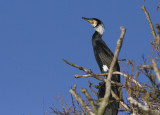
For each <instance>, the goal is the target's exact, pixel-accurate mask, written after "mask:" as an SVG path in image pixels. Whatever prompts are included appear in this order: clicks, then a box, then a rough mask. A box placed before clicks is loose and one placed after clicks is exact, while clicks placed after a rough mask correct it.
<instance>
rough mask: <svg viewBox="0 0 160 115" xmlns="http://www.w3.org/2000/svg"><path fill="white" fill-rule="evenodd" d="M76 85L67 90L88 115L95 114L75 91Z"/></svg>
mask: <svg viewBox="0 0 160 115" xmlns="http://www.w3.org/2000/svg"><path fill="white" fill-rule="evenodd" d="M75 89H76V85H74V88H73V89H70V90H69V92H70V93H71V94H72V95H73V96H74V98H75V99H76V100H77V101H78V102H79V103H80V104H81V105H82V106H83V108H84V109H85V110H86V111H87V112H88V113H89V114H90V115H95V114H94V113H93V112H92V110H91V109H90V108H89V107H88V106H87V105H86V104H85V102H84V101H83V99H82V98H81V97H79V96H78V94H77V93H76V91H75Z"/></svg>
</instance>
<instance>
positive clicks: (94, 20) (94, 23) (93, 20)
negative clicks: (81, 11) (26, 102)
mask: <svg viewBox="0 0 160 115" xmlns="http://www.w3.org/2000/svg"><path fill="white" fill-rule="evenodd" d="M82 19H84V20H86V21H88V22H89V23H90V24H91V25H92V26H93V28H94V30H95V31H97V32H98V33H99V34H101V35H103V33H104V25H103V23H102V21H100V20H99V19H97V18H85V17H82Z"/></svg>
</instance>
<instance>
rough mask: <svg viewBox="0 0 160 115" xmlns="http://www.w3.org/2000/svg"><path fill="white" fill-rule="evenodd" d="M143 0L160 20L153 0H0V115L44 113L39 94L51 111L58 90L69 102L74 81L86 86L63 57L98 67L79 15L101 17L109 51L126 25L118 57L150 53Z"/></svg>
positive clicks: (89, 33) (88, 31) (155, 19)
mask: <svg viewBox="0 0 160 115" xmlns="http://www.w3.org/2000/svg"><path fill="white" fill-rule="evenodd" d="M142 5H145V6H146V8H147V10H148V11H149V13H150V14H151V18H152V21H153V24H156V23H160V21H159V19H160V11H157V10H156V6H157V5H158V2H155V1H152V0H146V2H144V1H143V0H132V1H131V0H99V1H98V0H63V1H62V0H0V115H22V114H23V113H24V114H25V115H29V114H30V113H31V114H32V115H42V114H43V113H42V99H43V96H44V98H45V110H49V107H50V106H51V104H55V105H58V104H57V102H56V101H55V99H54V97H57V96H58V95H61V96H62V97H63V98H64V100H66V101H67V102H70V94H69V89H70V87H71V86H73V85H74V84H77V86H78V88H81V87H83V88H85V87H87V86H88V85H87V83H86V80H85V79H75V78H74V77H73V75H75V74H84V73H83V72H81V71H79V70H77V69H75V68H72V67H70V66H68V65H66V64H65V63H64V62H63V61H62V58H65V59H67V60H68V61H71V62H73V63H75V64H78V65H81V66H84V67H86V68H91V69H92V70H93V72H96V73H98V72H100V71H99V68H98V66H97V64H96V61H95V59H94V55H93V50H92V45H91V37H92V34H93V33H94V30H93V28H92V27H91V25H90V24H89V23H87V22H85V21H84V20H82V19H81V17H82V16H84V17H94V18H99V19H101V20H102V21H103V22H104V24H105V28H106V30H105V33H104V36H103V40H104V41H105V42H106V44H108V46H109V47H110V49H111V50H112V51H114V50H115V47H116V41H117V39H118V38H119V36H120V32H121V31H120V29H119V28H120V26H124V27H125V28H126V29H127V32H126V36H125V39H124V43H123V47H122V49H121V52H120V56H119V59H124V58H126V59H133V60H135V61H136V64H139V63H140V62H141V61H142V58H141V56H142V54H144V55H145V56H146V57H148V56H149V55H150V54H151V46H150V40H152V35H151V33H150V32H151V31H150V28H149V25H148V22H147V20H146V17H145V14H144V12H143V11H142V10H141V6H142ZM122 65H123V66H124V65H125V62H123V63H122ZM142 79H143V78H142ZM48 115H49V114H48Z"/></svg>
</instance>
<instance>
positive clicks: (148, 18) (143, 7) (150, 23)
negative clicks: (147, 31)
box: [142, 6, 157, 43]
mask: <svg viewBox="0 0 160 115" xmlns="http://www.w3.org/2000/svg"><path fill="white" fill-rule="evenodd" d="M142 10H144V12H145V14H146V17H147V20H148V23H149V25H150V28H151V31H152V35H153V38H154V40H155V41H156V43H157V36H156V32H155V30H154V27H153V24H152V21H151V18H150V16H149V13H148V12H147V10H146V8H145V6H142Z"/></svg>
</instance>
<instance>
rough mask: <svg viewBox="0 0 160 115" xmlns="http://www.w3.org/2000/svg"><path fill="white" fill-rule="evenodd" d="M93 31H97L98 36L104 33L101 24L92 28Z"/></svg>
mask: <svg viewBox="0 0 160 115" xmlns="http://www.w3.org/2000/svg"><path fill="white" fill-rule="evenodd" d="M94 30H95V31H97V32H98V33H99V34H101V35H103V33H104V25H103V24H99V25H97V26H96V27H94Z"/></svg>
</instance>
